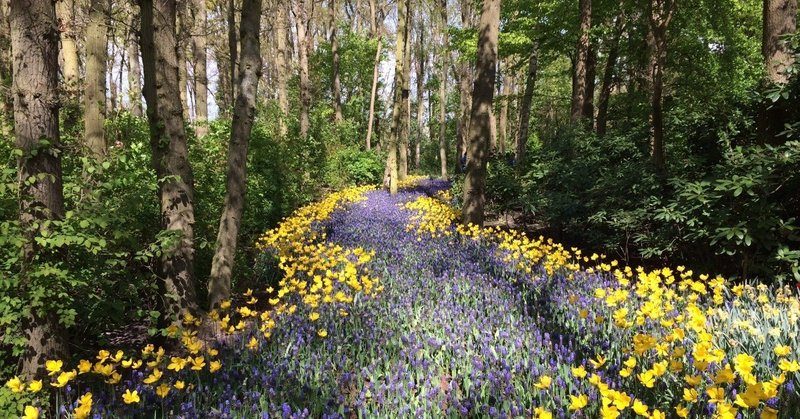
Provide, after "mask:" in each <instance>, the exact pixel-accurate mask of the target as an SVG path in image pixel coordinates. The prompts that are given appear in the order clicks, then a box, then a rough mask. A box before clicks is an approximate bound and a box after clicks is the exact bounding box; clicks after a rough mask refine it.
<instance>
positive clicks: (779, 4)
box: [761, 0, 797, 84]
mask: <svg viewBox="0 0 800 419" xmlns="http://www.w3.org/2000/svg"><path fill="white" fill-rule="evenodd" d="M763 21H764V26H763V34H762V40H761V54H762V55H763V56H764V63H765V64H766V67H767V79H768V80H769V81H770V82H771V83H777V84H786V83H787V82H788V81H789V75H788V74H787V73H786V69H788V68H789V67H791V66H792V64H794V56H793V54H792V51H791V49H790V48H789V46H788V45H786V44H785V43H784V42H783V40H782V39H781V37H782V36H784V35H787V34H791V33H794V32H795V31H796V30H797V0H764V7H763Z"/></svg>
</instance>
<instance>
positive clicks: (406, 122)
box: [397, 1, 411, 180]
mask: <svg viewBox="0 0 800 419" xmlns="http://www.w3.org/2000/svg"><path fill="white" fill-rule="evenodd" d="M410 23H411V2H410V1H409V2H408V3H407V4H406V21H405V24H404V27H405V31H406V35H405V51H403V61H404V62H403V96H402V97H403V103H402V104H401V105H400V107H401V110H402V114H401V119H402V121H401V125H400V134H399V137H400V138H399V141H398V149H397V157H398V160H397V168H398V173H397V180H404V179H405V178H406V177H407V176H408V143H409V139H410V138H411V135H410V134H411V132H410V131H411V39H409V38H410V37H411V25H410Z"/></svg>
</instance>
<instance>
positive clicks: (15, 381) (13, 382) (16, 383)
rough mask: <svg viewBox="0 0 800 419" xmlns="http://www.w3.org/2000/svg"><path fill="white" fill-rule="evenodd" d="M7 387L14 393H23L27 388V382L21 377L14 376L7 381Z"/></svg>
mask: <svg viewBox="0 0 800 419" xmlns="http://www.w3.org/2000/svg"><path fill="white" fill-rule="evenodd" d="M6 387H8V388H10V389H11V392H13V393H21V392H22V391H24V390H25V383H23V382H22V380H21V379H20V378H19V377H17V376H14V377H13V378H12V379H10V380H8V381H6Z"/></svg>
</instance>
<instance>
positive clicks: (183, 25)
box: [176, 0, 190, 122]
mask: <svg viewBox="0 0 800 419" xmlns="http://www.w3.org/2000/svg"><path fill="white" fill-rule="evenodd" d="M177 5H178V10H177V12H176V24H177V27H178V35H177V37H176V42H177V45H178V86H179V87H180V96H181V109H182V110H183V120H184V121H187V122H188V121H189V120H190V116H189V93H188V92H187V89H188V87H189V72H188V71H187V70H186V64H187V62H188V60H187V59H186V41H187V40H188V39H189V22H188V19H187V15H188V14H187V12H188V10H187V9H186V4H185V2H184V1H183V0H178V3H177Z"/></svg>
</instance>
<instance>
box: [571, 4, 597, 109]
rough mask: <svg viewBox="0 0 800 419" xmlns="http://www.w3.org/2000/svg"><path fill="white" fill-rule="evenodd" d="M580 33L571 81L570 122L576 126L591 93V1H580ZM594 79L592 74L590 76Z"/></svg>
mask: <svg viewBox="0 0 800 419" xmlns="http://www.w3.org/2000/svg"><path fill="white" fill-rule="evenodd" d="M579 8H580V31H579V35H578V43H577V45H576V47H575V71H574V73H573V79H572V102H571V103H572V105H571V111H570V121H571V122H572V123H573V124H577V123H579V122H580V121H581V119H583V118H584V117H585V116H586V115H585V109H586V106H587V105H586V102H587V101H588V100H590V98H589V96H590V95H592V94H593V93H592V91H590V90H589V86H588V83H587V82H588V80H589V78H588V76H589V75H590V72H589V66H590V53H591V52H590V49H591V47H590V39H589V32H590V31H591V29H592V0H580V2H579ZM591 77H592V79H594V74H592V75H591Z"/></svg>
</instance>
